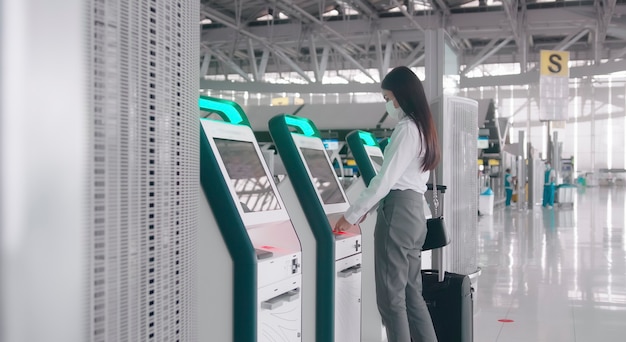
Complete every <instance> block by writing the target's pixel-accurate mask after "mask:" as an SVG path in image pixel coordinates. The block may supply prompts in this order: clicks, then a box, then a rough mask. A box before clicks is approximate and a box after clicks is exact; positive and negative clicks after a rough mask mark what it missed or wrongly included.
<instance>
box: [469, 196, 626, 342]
mask: <svg viewBox="0 0 626 342" xmlns="http://www.w3.org/2000/svg"><path fill="white" fill-rule="evenodd" d="M624 193H625V189H624V188H589V189H585V190H583V191H578V192H577V195H576V200H575V202H574V205H573V207H572V206H562V207H558V206H556V207H555V208H553V209H544V208H541V207H537V208H534V209H533V210H517V209H515V208H512V209H509V208H506V209H505V208H499V209H496V210H495V211H494V215H493V216H483V217H481V218H480V219H479V233H478V236H479V243H478V248H479V251H478V254H479V263H480V265H481V268H482V270H483V272H482V275H481V277H480V279H479V300H478V303H475V304H476V305H477V307H478V310H477V311H478V312H479V313H478V314H477V315H476V317H475V327H476V329H475V330H476V333H475V339H474V340H475V341H587V340H589V339H588V338H591V337H590V336H595V337H594V338H595V339H596V340H598V341H604V340H623V339H624V336H626V325H624V324H622V323H621V322H624V321H625V320H626V235H625V234H624V222H625V221H626V201H625V198H624ZM502 318H509V319H513V320H514V322H513V323H506V324H504V323H500V322H498V319H502Z"/></svg>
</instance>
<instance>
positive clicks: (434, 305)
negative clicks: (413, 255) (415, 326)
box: [422, 270, 474, 342]
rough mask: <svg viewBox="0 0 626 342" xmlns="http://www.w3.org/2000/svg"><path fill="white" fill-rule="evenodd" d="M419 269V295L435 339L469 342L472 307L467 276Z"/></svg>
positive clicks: (472, 323)
mask: <svg viewBox="0 0 626 342" xmlns="http://www.w3.org/2000/svg"><path fill="white" fill-rule="evenodd" d="M438 278H439V272H438V271H432V270H424V271H422V295H423V296H424V300H425V301H426V304H427V305H428V311H429V312H430V317H431V318H432V320H433V325H434V326H435V333H436V334H437V340H438V341H439V342H472V341H473V340H474V312H473V310H474V308H473V300H472V289H471V283H470V279H469V277H468V276H466V275H462V274H456V273H448V272H445V277H444V279H443V281H441V282H440V281H439V279H438Z"/></svg>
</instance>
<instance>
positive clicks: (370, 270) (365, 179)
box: [346, 131, 387, 342]
mask: <svg viewBox="0 0 626 342" xmlns="http://www.w3.org/2000/svg"><path fill="white" fill-rule="evenodd" d="M346 142H347V143H348V147H349V148H350V151H351V152H352V156H353V157H354V161H355V162H356V165H357V167H358V169H359V173H360V178H361V180H362V181H356V182H353V183H352V185H351V186H350V187H349V188H348V189H347V190H346V194H347V196H348V199H349V200H350V201H356V200H357V199H358V198H359V195H360V194H361V192H363V190H365V188H366V187H367V186H368V185H369V183H370V181H371V180H372V178H374V176H376V174H378V172H380V169H381V168H382V165H383V151H382V150H381V148H380V146H379V145H378V142H377V140H376V137H375V136H374V135H373V134H372V133H370V132H365V131H352V132H350V133H349V134H348V135H347V136H346ZM376 216H377V215H376V211H372V212H370V214H369V215H368V217H367V218H366V219H365V221H363V222H362V223H361V224H360V225H359V226H360V227H361V236H362V241H363V242H362V244H363V265H364V267H363V271H362V272H361V273H362V282H363V292H362V293H363V298H362V301H361V302H362V310H363V311H362V317H363V318H362V327H361V335H362V341H363V342H381V341H385V340H386V336H387V334H386V332H385V329H384V327H383V325H382V320H381V318H380V313H379V312H378V305H377V304H376V279H375V276H374V227H375V225H376Z"/></svg>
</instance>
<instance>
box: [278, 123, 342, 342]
mask: <svg viewBox="0 0 626 342" xmlns="http://www.w3.org/2000/svg"><path fill="white" fill-rule="evenodd" d="M293 128H295V129H296V130H297V132H292V130H291V129H293ZM269 130H270V135H271V136H272V139H273V140H274V143H275V145H276V150H278V153H279V154H280V157H281V158H282V160H283V164H284V166H285V169H286V170H287V173H288V174H289V177H290V178H291V179H292V183H293V184H294V185H296V184H297V186H295V187H294V188H295V189H296V195H297V196H298V199H299V200H300V203H301V205H302V210H303V211H304V214H305V215H306V218H307V221H308V222H309V224H310V226H311V230H312V231H313V235H314V237H315V240H316V246H317V247H316V251H317V263H316V264H317V266H316V272H317V279H316V299H317V303H316V310H315V324H316V327H315V336H316V340H317V341H319V342H328V341H333V340H334V339H335V324H334V322H335V310H334V302H335V292H334V289H335V253H334V251H335V238H334V236H333V233H332V230H333V228H332V227H331V226H330V223H329V222H328V220H327V219H326V213H325V212H324V208H323V207H322V204H321V203H320V201H316V200H312V199H314V198H317V191H316V190H315V187H314V186H313V184H312V183H311V181H310V179H309V174H308V173H307V170H306V167H305V166H304V162H303V161H302V158H301V157H300V153H299V152H298V147H297V146H296V144H295V142H294V140H293V137H292V133H296V134H302V135H307V136H310V137H317V138H319V137H320V134H319V131H318V130H317V128H316V127H315V124H313V122H312V121H311V120H309V119H306V118H301V117H296V116H291V115H286V114H281V115H278V116H275V117H274V118H272V119H271V120H270V121H269ZM284 161H289V162H284ZM320 218H323V219H320Z"/></svg>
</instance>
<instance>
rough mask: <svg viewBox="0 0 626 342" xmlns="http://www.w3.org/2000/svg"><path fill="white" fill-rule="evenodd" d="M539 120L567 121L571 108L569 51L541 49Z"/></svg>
mask: <svg viewBox="0 0 626 342" xmlns="http://www.w3.org/2000/svg"><path fill="white" fill-rule="evenodd" d="M539 69H540V73H539V74H540V77H539V99H540V102H539V104H540V106H539V120H541V121H566V120H567V117H568V110H569V101H568V99H569V52H567V51H549V50H541V61H540V66H539Z"/></svg>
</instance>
